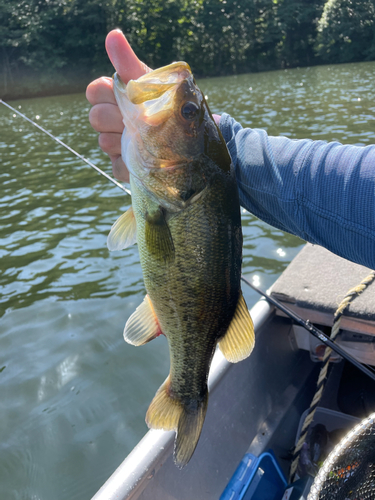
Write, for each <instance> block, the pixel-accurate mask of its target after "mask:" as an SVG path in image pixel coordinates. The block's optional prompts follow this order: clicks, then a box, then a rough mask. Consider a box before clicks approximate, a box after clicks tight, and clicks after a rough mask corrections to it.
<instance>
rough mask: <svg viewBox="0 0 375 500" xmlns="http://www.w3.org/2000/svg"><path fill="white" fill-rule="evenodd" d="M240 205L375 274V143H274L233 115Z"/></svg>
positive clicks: (229, 139) (227, 129) (224, 127)
mask: <svg viewBox="0 0 375 500" xmlns="http://www.w3.org/2000/svg"><path fill="white" fill-rule="evenodd" d="M220 130H221V132H222V134H223V136H224V139H225V141H226V143H227V146H228V149H229V152H230V154H231V157H232V160H233V163H234V165H235V169H236V175H237V181H238V187H239V194H240V203H241V205H242V206H243V207H245V208H246V209H247V210H248V211H249V212H251V213H253V214H254V215H256V216H257V217H258V218H259V219H262V220H263V221H265V222H267V223H268V224H271V225H272V226H275V227H277V228H279V229H282V230H283V231H287V232H289V233H292V234H295V235H297V236H299V237H300V238H302V239H304V240H306V241H309V242H310V243H315V244H319V245H321V246H323V247H325V248H327V249H328V250H330V251H331V252H334V253H335V254H337V255H340V256H341V257H344V258H346V259H349V260H351V261H353V262H357V263H358V264H362V265H364V266H367V267H370V268H372V269H375V145H371V146H366V147H360V146H350V145H342V144H340V143H338V142H331V143H327V142H324V141H312V140H309V139H302V140H294V139H288V138H287V137H269V136H268V135H267V133H266V132H265V131H264V130H259V129H243V128H242V127H241V125H240V124H239V123H237V122H236V121H235V120H234V119H233V118H231V117H230V116H229V115H227V114H223V115H222V116H221V119H220Z"/></svg>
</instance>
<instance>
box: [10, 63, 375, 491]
mask: <svg viewBox="0 0 375 500" xmlns="http://www.w3.org/2000/svg"><path fill="white" fill-rule="evenodd" d="M374 71H375V63H374V62H369V63H360V64H350V65H340V66H325V67H314V68H304V69H294V70H287V71H276V72H267V73H259V74H250V75H241V76H237V77H227V78H214V79H209V80H203V81H201V82H200V86H201V88H202V89H203V90H204V92H205V94H206V95H207V96H208V102H209V104H210V106H211V110H212V111H213V112H217V113H221V112H223V111H226V112H228V113H230V114H231V115H232V116H233V117H235V118H236V119H237V120H238V121H240V122H241V123H242V124H243V125H245V126H250V127H258V128H264V129H266V130H267V131H268V133H269V134H271V135H280V134H282V135H286V136H288V137H291V138H306V137H310V138H313V139H325V140H338V141H341V142H344V143H351V144H358V145H367V144H370V143H373V142H374V132H375V87H374V83H373V82H374ZM11 104H12V105H13V106H14V107H16V108H17V109H20V111H22V112H23V113H25V114H26V115H27V116H29V117H30V118H32V119H34V120H36V121H37V122H38V123H39V124H41V125H42V126H44V127H45V128H47V129H48V130H50V131H51V132H52V133H53V134H54V135H56V136H57V137H59V138H60V139H61V140H63V141H65V142H66V143H68V144H69V145H70V146H71V147H72V148H74V149H76V150H77V151H79V152H80V153H81V154H83V155H84V156H86V157H87V158H90V159H91V160H92V161H93V162H94V163H96V164H97V165H98V166H99V167H101V168H102V169H104V170H105V171H107V172H108V173H111V168H110V164H109V162H108V159H107V157H106V156H105V155H104V154H103V153H101V152H100V150H99V148H98V146H97V134H96V133H95V132H94V131H93V130H92V129H91V127H90V125H89V123H88V119H87V115H88V111H89V104H88V103H87V101H86V100H85V97H84V95H70V96H59V97H51V98H44V99H33V100H22V101H15V102H12V103H11ZM0 131H1V132H0V160H1V171H0V179H1V182H0V206H1V222H0V256H1V261H0V262H1V269H0V271H1V272H0V285H1V291H2V294H1V298H0V300H1V302H0V311H1V314H0V409H1V419H0V491H1V495H0V496H1V498H2V499H6V500H21V499H22V500H78V499H79V500H83V499H89V498H91V496H92V495H93V494H94V493H95V492H96V491H97V490H98V489H99V487H100V486H101V484H102V483H103V482H104V481H105V480H106V479H107V478H108V477H109V475H110V474H111V473H112V472H113V470H114V469H115V468H116V467H117V466H118V465H119V464H120V463H121V461H122V460H123V459H124V458H125V456H126V455H127V454H128V453H129V451H130V450H131V449H132V448H133V446H134V445H135V444H136V443H137V442H138V440H139V439H140V438H141V437H142V436H143V435H144V433H145V432H146V431H147V428H146V424H145V423H144V416H145V413H146V410H147V407H148V404H149V403H150V401H151V399H152V397H153V395H154V393H155V391H156V389H157V388H158V387H159V385H160V384H161V382H162V381H163V380H164V379H165V377H166V375H167V373H168V371H169V355H168V350H167V344H166V341H165V339H164V338H162V337H159V338H158V339H157V340H155V341H154V342H151V343H150V344H148V345H146V346H144V347H142V348H134V347H132V346H130V345H127V344H126V343H125V342H124V341H123V337H122V331H123V327H124V324H125V321H126V319H127V318H128V317H129V315H130V314H131V313H132V312H133V311H134V309H135V308H136V306H137V305H139V304H140V303H141V301H142V299H143V296H144V295H145V289H144V285H143V281H142V274H141V268H140V265H139V258H138V253H137V247H136V246H133V247H131V248H128V249H127V250H124V251H122V252H115V253H109V252H108V250H107V247H106V237H107V234H108V232H109V229H110V227H111V225H112V223H113V222H114V221H115V220H116V219H117V217H118V216H119V215H120V214H121V213H122V212H123V211H124V210H125V209H126V208H128V207H129V204H130V197H129V196H125V195H124V194H123V193H122V192H121V191H120V190H119V189H118V188H116V187H115V186H112V185H111V184H110V183H109V182H108V181H106V180H105V179H104V178H102V177H101V176H99V175H98V174H96V173H95V172H94V171H93V170H91V169H90V168H89V167H88V166H86V165H85V164H84V163H82V162H81V161H80V160H79V159H77V158H75V157H74V156H72V154H71V153H69V152H68V151H67V150H65V149H63V148H62V147H60V146H59V145H57V144H56V143H55V142H53V141H52V140H51V139H50V138H49V137H48V136H46V135H44V134H42V133H41V132H39V131H38V130H37V129H35V128H34V127H33V126H32V125H30V124H29V123H27V122H26V121H24V120H22V119H21V118H19V117H17V116H16V115H14V114H13V113H12V112H10V111H9V110H8V109H6V108H5V107H4V106H0ZM242 217H243V232H244V260H243V272H244V273H245V274H247V275H250V276H251V279H253V281H254V283H256V284H258V285H259V286H260V287H261V288H263V289H266V288H268V287H269V286H270V285H271V283H272V282H273V281H274V280H275V279H276V278H277V277H278V276H279V275H280V273H281V272H282V271H283V270H284V269H285V267H286V266H287V264H288V263H289V262H290V260H291V259H292V258H293V257H294V256H295V255H296V254H297V253H298V251H299V250H300V248H301V247H302V245H303V242H302V241H301V240H300V239H298V238H296V237H294V236H291V235H288V234H285V233H283V232H281V231H279V230H276V229H273V228H272V227H270V226H268V225H267V224H265V223H263V222H261V221H259V220H257V219H256V218H254V217H253V216H252V215H251V214H249V213H247V212H245V211H244V213H243V214H242ZM244 292H245V298H246V300H247V303H248V305H249V307H251V306H252V305H253V304H254V303H255V301H256V300H257V299H258V297H257V296H256V294H255V292H253V291H252V290H250V289H248V288H245V289H244Z"/></svg>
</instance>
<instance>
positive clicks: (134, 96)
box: [112, 61, 193, 104]
mask: <svg viewBox="0 0 375 500" xmlns="http://www.w3.org/2000/svg"><path fill="white" fill-rule="evenodd" d="M112 78H113V80H114V86H115V88H116V90H118V91H119V92H120V93H121V94H124V93H126V95H127V98H128V99H129V101H130V102H131V103H133V104H143V103H144V102H146V101H153V100H155V99H159V98H160V97H161V96H162V95H163V94H165V93H166V92H168V91H169V90H171V89H173V88H174V87H177V86H178V85H179V84H180V83H181V82H183V81H184V80H187V79H192V80H193V74H192V72H191V69H190V66H189V65H188V64H187V63H186V62H183V61H178V62H174V63H172V64H168V65H167V66H163V67H162V68H158V69H155V70H154V71H150V72H149V73H146V74H144V75H142V76H140V77H139V78H138V79H137V80H129V82H128V84H125V83H124V82H123V81H122V80H121V77H120V75H119V74H118V73H117V72H116V73H115V74H114V75H113V77H112Z"/></svg>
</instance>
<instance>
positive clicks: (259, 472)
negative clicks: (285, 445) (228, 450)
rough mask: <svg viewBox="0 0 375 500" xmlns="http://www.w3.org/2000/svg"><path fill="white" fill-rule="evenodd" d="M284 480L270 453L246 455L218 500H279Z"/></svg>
mask: <svg viewBox="0 0 375 500" xmlns="http://www.w3.org/2000/svg"><path fill="white" fill-rule="evenodd" d="M286 486H287V481H286V478H285V476H284V474H283V472H282V470H281V469H280V467H279V464H278V463H277V461H276V458H275V456H274V454H273V453H272V451H271V450H270V451H267V452H265V453H262V454H261V455H260V456H259V457H256V456H255V455H252V454H251V453H246V455H245V456H244V457H243V459H242V460H241V462H240V465H239V466H238V467H237V469H236V472H235V473H234V474H233V476H232V479H231V480H230V481H229V483H228V485H227V487H226V488H225V490H224V491H223V493H222V495H221V497H220V500H281V498H282V496H283V494H284V491H285V488H286Z"/></svg>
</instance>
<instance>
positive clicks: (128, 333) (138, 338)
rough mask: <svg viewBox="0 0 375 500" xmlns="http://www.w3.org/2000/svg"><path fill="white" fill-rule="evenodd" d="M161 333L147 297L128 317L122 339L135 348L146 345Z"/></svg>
mask: <svg viewBox="0 0 375 500" xmlns="http://www.w3.org/2000/svg"><path fill="white" fill-rule="evenodd" d="M161 333H162V331H161V329H160V326H159V322H158V319H157V317H156V314H155V311H154V308H153V306H152V303H151V300H150V298H149V296H148V295H146V297H145V298H144V300H143V302H142V304H141V305H140V306H138V307H137V309H136V310H135V311H134V312H133V314H132V315H131V316H130V318H129V319H128V321H127V322H126V325H125V329H124V339H125V340H126V342H128V344H132V345H135V346H138V345H143V344H146V343H147V342H150V340H152V339H154V338H155V337H157V336H158V335H160V334H161Z"/></svg>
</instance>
